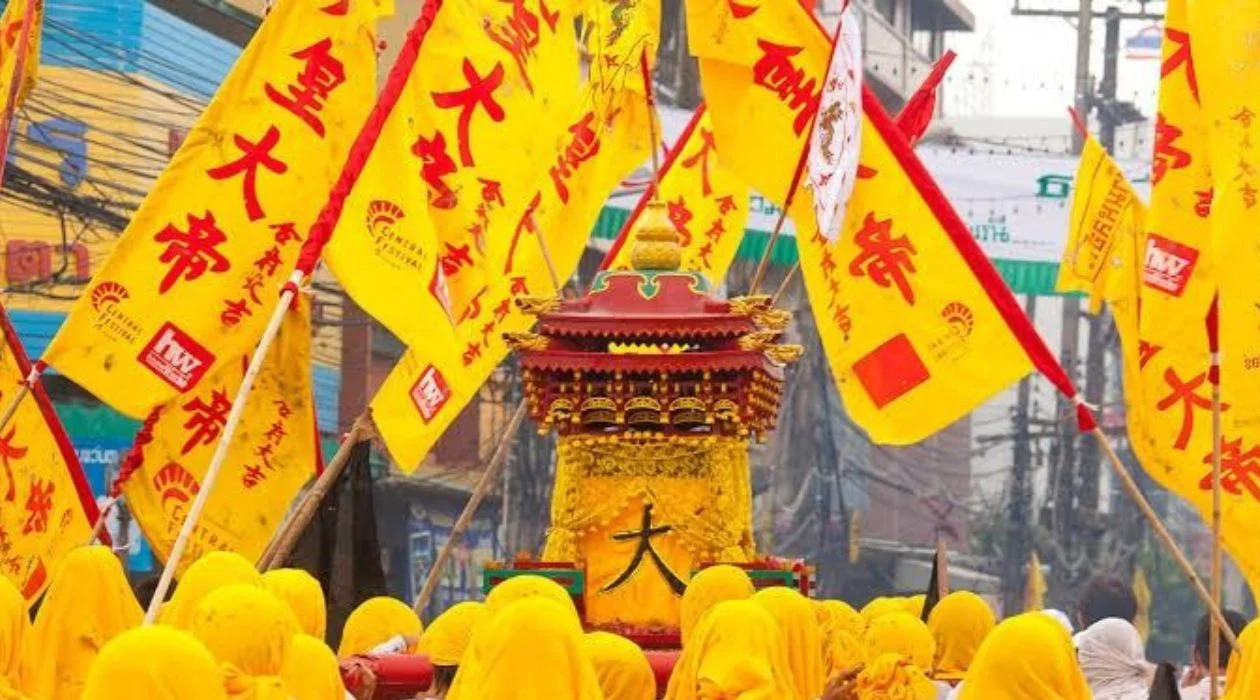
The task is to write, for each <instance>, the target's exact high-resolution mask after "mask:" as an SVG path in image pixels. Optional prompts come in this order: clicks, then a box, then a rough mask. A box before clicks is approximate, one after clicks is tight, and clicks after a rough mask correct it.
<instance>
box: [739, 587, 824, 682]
mask: <svg viewBox="0 0 1260 700" xmlns="http://www.w3.org/2000/svg"><path fill="white" fill-rule="evenodd" d="M752 600H753V602H755V603H757V604H758V605H760V606H762V607H763V608H765V609H766V612H768V613H770V614H771V615H772V616H773V617H774V620H775V622H776V623H778V625H779V638H780V639H782V640H783V645H784V647H785V648H786V649H787V653H788V658H789V661H790V663H791V664H792V679H793V681H794V682H795V684H796V692H797V694H798V695H800V696H801V697H802V698H816V697H818V694H819V693H821V692H822V690H823V686H824V685H826V683H827V668H826V665H825V663H824V661H823V640H822V634H821V632H819V630H818V618H817V616H815V615H814V609H813V608H812V607H811V606H810V604H809V599H808V598H806V597H805V596H803V595H801V594H800V593H798V592H796V591H794V590H792V589H790V588H784V587H782V586H774V587H772V588H763V589H762V590H760V591H758V592H757V593H756V594H755V595H753V597H752Z"/></svg>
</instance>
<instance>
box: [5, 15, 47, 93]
mask: <svg viewBox="0 0 1260 700" xmlns="http://www.w3.org/2000/svg"><path fill="white" fill-rule="evenodd" d="M31 4H34V10H33V14H32V15H31V27H30V29H29V31H28V33H27V40H26V53H25V57H24V58H23V60H21V61H20V62H21V63H22V75H21V77H20V80H21V81H22V84H21V86H19V87H18V93H17V101H16V102H14V104H13V105H12V106H11V107H9V108H10V109H17V108H18V107H19V106H20V105H21V104H22V102H23V101H24V100H25V99H26V96H27V94H28V93H30V91H31V89H32V88H34V87H35V76H36V74H37V73H38V72H39V43H40V35H41V31H40V28H41V27H42V26H43V23H44V0H11V2H9V4H8V6H6V7H5V8H4V14H0V112H3V111H4V109H5V107H6V106H7V105H6V102H7V101H8V99H9V86H10V84H11V83H10V81H12V80H13V75H14V73H15V72H16V71H17V68H18V63H19V57H21V56H22V54H21V53H20V52H19V51H18V48H19V47H20V45H21V38H22V23H23V22H25V21H26V8H27V7H28V6H29V5H31Z"/></svg>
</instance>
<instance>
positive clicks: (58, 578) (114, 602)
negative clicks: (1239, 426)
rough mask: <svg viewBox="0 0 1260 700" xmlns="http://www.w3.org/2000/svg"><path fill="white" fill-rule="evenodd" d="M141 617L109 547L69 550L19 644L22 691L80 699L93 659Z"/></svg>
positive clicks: (42, 698) (50, 699) (54, 699)
mask: <svg viewBox="0 0 1260 700" xmlns="http://www.w3.org/2000/svg"><path fill="white" fill-rule="evenodd" d="M143 617H144V614H143V613H142V612H141V611H140V604H139V603H137V602H136V598H135V596H133V595H132V593H131V587H130V586H128V585H127V577H126V576H125V575H124V574H123V570H122V565H121V564H119V563H118V558H117V557H115V556H114V553H113V552H112V551H110V549H109V548H108V547H79V548H78V549H75V550H72V551H71V552H70V553H69V554H67V555H66V558H65V559H64V560H62V562H61V565H60V566H59V567H58V568H57V573H56V574H55V575H54V576H53V579H52V584H51V585H50V586H49V587H48V592H47V593H45V594H44V602H43V604H42V605H41V606H40V608H39V614H37V615H36V616H35V624H34V625H33V626H32V627H31V631H30V634H28V635H27V637H26V641H25V642H24V643H23V647H24V649H23V654H22V690H23V692H25V693H26V694H27V695H30V696H31V697H34V698H39V700H63V699H71V698H78V697H79V695H80V694H82V693H83V682H84V681H85V680H87V675H88V669H90V668H91V667H92V662H93V661H95V660H96V655H97V654H99V653H100V651H101V649H102V648H104V646H105V644H106V643H108V642H109V641H110V640H111V639H113V638H114V637H117V636H118V635H119V634H122V633H123V632H125V631H127V630H129V629H131V628H132V627H136V626H138V625H139V624H140V621H141V619H142V618H143Z"/></svg>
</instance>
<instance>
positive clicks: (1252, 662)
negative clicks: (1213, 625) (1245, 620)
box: [1224, 620, 1260, 700]
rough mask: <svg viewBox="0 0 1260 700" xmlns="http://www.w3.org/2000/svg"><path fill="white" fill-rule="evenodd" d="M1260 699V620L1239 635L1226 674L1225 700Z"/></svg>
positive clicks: (1254, 621) (1253, 621) (1253, 622)
mask: <svg viewBox="0 0 1260 700" xmlns="http://www.w3.org/2000/svg"><path fill="white" fill-rule="evenodd" d="M1255 698H1260V620H1252V622H1251V624H1249V625H1247V626H1246V627H1245V628H1243V631H1242V634H1240V635H1238V644H1237V646H1235V647H1234V653H1233V654H1231V655H1230V658H1229V666H1228V668H1227V670H1226V674H1225V697H1224V700H1255Z"/></svg>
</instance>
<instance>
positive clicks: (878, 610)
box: [861, 597, 905, 627]
mask: <svg viewBox="0 0 1260 700" xmlns="http://www.w3.org/2000/svg"><path fill="white" fill-rule="evenodd" d="M891 612H905V610H904V609H903V608H902V603H901V599H900V598H883V597H881V598H876V599H875V600H872V601H871V602H869V603H867V604H866V605H865V606H863V607H862V612H861V615H862V624H863V625H864V626H866V627H869V626H870V625H871V623H872V622H874V621H875V620H876V619H878V618H879V617H880V616H882V615H886V614H888V613H891Z"/></svg>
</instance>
